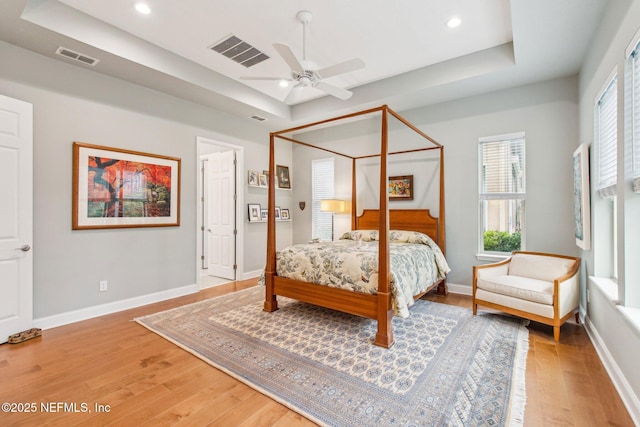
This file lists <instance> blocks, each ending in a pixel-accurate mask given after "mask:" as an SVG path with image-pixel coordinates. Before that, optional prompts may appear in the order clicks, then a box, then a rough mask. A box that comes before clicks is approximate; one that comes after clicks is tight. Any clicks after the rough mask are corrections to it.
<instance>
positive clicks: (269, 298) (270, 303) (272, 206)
mask: <svg viewBox="0 0 640 427" xmlns="http://www.w3.org/2000/svg"><path fill="white" fill-rule="evenodd" d="M268 209H269V215H268V216H267V263H266V267H265V270H264V284H265V297H264V311H269V312H271V311H276V310H277V309H278V300H277V298H276V294H275V293H274V292H273V291H274V288H273V276H274V275H275V274H276V216H275V214H274V213H275V210H276V167H275V136H274V134H273V133H271V134H269V201H268Z"/></svg>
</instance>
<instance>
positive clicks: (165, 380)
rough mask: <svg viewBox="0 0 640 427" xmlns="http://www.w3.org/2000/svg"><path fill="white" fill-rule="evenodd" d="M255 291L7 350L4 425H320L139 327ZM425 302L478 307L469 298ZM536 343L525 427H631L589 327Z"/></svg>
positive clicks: (1, 390)
mask: <svg viewBox="0 0 640 427" xmlns="http://www.w3.org/2000/svg"><path fill="white" fill-rule="evenodd" d="M254 284H255V280H252V281H245V282H237V283H231V284H227V285H221V286H219V287H215V288H211V289H207V290H204V291H201V292H199V293H198V294H195V295H189V296H185V297H181V298H176V299H173V300H169V301H164V302H160V303H157V304H151V305H148V306H144V307H139V308H136V309H132V310H127V311H123V312H120V313H115V314H112V315H108V316H102V317H99V318H95V319H91V320H86V321H84V322H78V323H75V324H71V325H67V326H63V327H60V328H55V329H50V330H46V331H44V332H43V334H42V337H39V338H35V339H33V340H30V341H27V342H24V343H22V344H14V345H12V344H3V345H1V346H0V378H1V381H0V402H8V403H11V404H13V408H10V409H15V410H18V409H19V410H20V411H21V413H11V412H4V409H5V408H4V406H3V413H0V424H2V425H3V426H9V425H25V426H33V425H44V424H47V425H62V426H72V425H83V426H84V425H101V426H102V425H127V426H128V425H144V426H156V425H178V426H180V425H197V426H202V425H211V426H283V427H284V426H287V427H288V426H312V425H314V424H313V423H312V422H310V421H308V420H306V419H305V418H303V417H302V416H300V415H298V414H297V413H295V412H293V411H291V410H289V409H287V408H286V407H284V406H283V405H281V404H279V403H276V402H274V401H273V400H271V399H270V398H268V397H266V396H264V395H262V394H260V393H258V392H256V391H254V390H253V389H251V388H250V387H248V386H246V385H244V384H242V383H241V382H239V381H237V380H235V379H233V378H231V377H230V376H228V375H226V374H224V373H222V372H221V371H219V370H217V369H215V368H212V367H211V366H209V365H208V364H206V363H205V362H203V361H201V360H200V359H198V358H197V357H195V356H193V355H191V354H190V353H187V352H185V351H183V350H182V349H180V348H178V347H176V346H175V345H173V344H171V343H169V342H168V341H166V340H165V339H163V338H161V337H160V336H158V335H156V334H154V333H152V332H150V331H148V330H147V329H145V328H143V327H142V326H140V325H138V324H137V323H135V322H132V321H131V319H133V318H135V317H138V316H143V315H146V314H151V313H155V312H158V311H162V310H166V309H169V308H172V307H176V306H179V305H183V304H188V303H191V302H195V301H199V300H202V299H205V298H210V297H213V296H217V295H221V294H224V293H228V292H232V291H234V290H239V289H243V288H246V287H249V286H252V285H254ZM426 298H427V299H430V300H433V301H437V302H442V303H445V304H453V305H459V306H463V307H469V308H470V306H471V299H470V297H468V296H461V295H455V294H450V295H449V296H447V297H443V296H438V295H435V294H429V295H427V296H426ZM529 341H530V343H529V356H528V359H527V378H526V381H527V406H526V411H525V426H545V427H546V426H555V425H557V426H571V425H573V426H633V423H632V421H631V419H630V417H629V415H628V413H627V411H626V409H625V408H624V406H623V404H622V402H621V400H620V398H619V396H618V394H617V392H616V390H615V389H614V387H613V385H612V383H611V381H610V380H609V377H608V376H607V373H606V372H605V370H604V368H603V367H602V364H601V363H600V361H599V359H598V356H597V355H596V353H595V350H594V348H593V346H592V345H591V343H590V341H589V338H588V337H587V334H586V332H585V331H584V329H583V328H582V327H581V326H578V325H573V324H566V325H565V326H563V327H562V337H561V343H559V344H558V343H555V342H554V341H553V333H552V330H551V328H550V327H548V326H545V325H540V324H536V323H532V324H531V326H530V335H529ZM74 405H75V406H74ZM27 410H32V411H31V412H26V411H27ZM47 411H48V412H47Z"/></svg>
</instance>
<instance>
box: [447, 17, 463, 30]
mask: <svg viewBox="0 0 640 427" xmlns="http://www.w3.org/2000/svg"><path fill="white" fill-rule="evenodd" d="M460 24H462V21H461V20H460V18H458V17H457V16H453V17H451V18H449V20H448V21H447V27H449V28H456V27H458V26H460Z"/></svg>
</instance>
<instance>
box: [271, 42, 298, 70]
mask: <svg viewBox="0 0 640 427" xmlns="http://www.w3.org/2000/svg"><path fill="white" fill-rule="evenodd" d="M273 47H274V48H275V49H276V51H278V53H279V54H280V56H281V57H282V59H284V62H286V63H287V65H288V66H289V68H291V71H295V72H297V73H302V72H303V71H304V67H303V66H302V64H301V63H300V61H298V58H296V56H295V55H294V54H293V51H292V50H291V48H290V47H289V46H287V45H286V44H282V43H274V44H273Z"/></svg>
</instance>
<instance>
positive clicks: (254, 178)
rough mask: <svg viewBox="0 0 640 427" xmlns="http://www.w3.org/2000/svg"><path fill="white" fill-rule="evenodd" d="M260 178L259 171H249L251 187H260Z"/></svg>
mask: <svg viewBox="0 0 640 427" xmlns="http://www.w3.org/2000/svg"><path fill="white" fill-rule="evenodd" d="M259 176H260V174H259V173H258V171H249V185H251V186H253V187H258V186H259V185H260V181H259Z"/></svg>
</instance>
